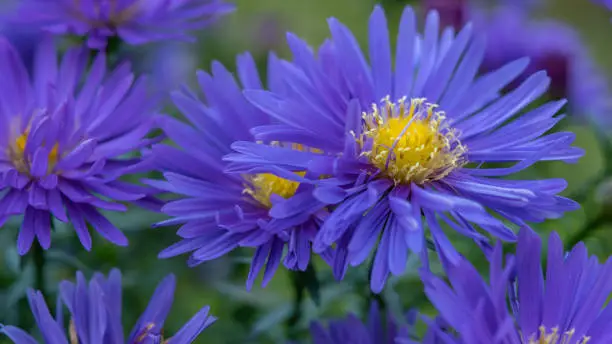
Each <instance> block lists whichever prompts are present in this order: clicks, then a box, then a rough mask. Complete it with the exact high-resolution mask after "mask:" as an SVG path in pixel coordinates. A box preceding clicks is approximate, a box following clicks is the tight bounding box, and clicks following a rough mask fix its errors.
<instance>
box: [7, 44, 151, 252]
mask: <svg viewBox="0 0 612 344" xmlns="http://www.w3.org/2000/svg"><path fill="white" fill-rule="evenodd" d="M56 55H57V53H56V50H55V47H54V45H53V42H52V40H51V39H44V40H43V41H42V43H41V44H40V45H39V46H38V50H37V52H36V56H35V64H34V68H33V72H32V78H31V80H30V77H29V76H28V73H27V72H26V68H25V67H24V65H23V63H22V62H21V61H20V59H19V55H18V53H17V52H16V51H15V49H14V48H13V47H12V46H11V45H10V44H9V43H8V42H7V41H6V40H5V39H3V38H0V74H1V75H3V80H4V81H3V82H2V84H1V85H0V88H1V89H0V113H1V114H2V121H1V122H0V130H2V136H1V137H2V139H1V140H0V144H1V146H2V155H0V177H1V178H0V180H1V183H2V184H1V185H2V186H1V187H2V193H1V194H0V197H1V199H0V222H2V223H4V221H6V220H7V219H8V218H9V217H11V216H15V215H23V222H22V224H21V229H20V232H19V237H18V239H17V247H18V251H19V253H20V254H25V253H27V252H28V251H29V249H30V247H31V246H32V243H33V242H34V239H35V237H36V238H37V239H38V242H39V243H40V245H41V246H42V247H43V248H44V249H47V248H49V247H50V245H51V224H52V220H53V218H56V219H58V220H60V221H62V222H68V221H70V223H71V225H72V226H74V229H75V231H76V233H77V235H78V237H79V239H80V241H81V243H82V244H83V246H84V247H85V248H86V249H88V250H89V249H91V244H92V243H91V236H90V234H89V230H88V228H87V223H89V224H90V225H91V226H92V228H94V229H95V230H96V231H98V232H99V233H100V234H101V235H102V236H103V237H104V238H105V239H107V240H109V241H111V242H113V243H115V244H117V245H127V239H126V237H125V236H124V235H123V233H122V232H121V231H120V230H119V229H117V228H116V227H115V226H114V225H113V224H111V223H110V222H109V221H108V220H107V219H106V218H105V217H104V216H103V215H102V214H101V213H100V210H109V211H125V210H126V209H127V208H126V206H125V205H124V204H121V203H119V202H120V201H132V202H133V203H135V204H138V205H142V206H151V207H153V208H155V206H156V205H155V202H154V200H153V199H152V198H151V197H150V196H149V194H150V193H151V191H149V190H148V189H147V188H145V187H143V186H139V185H134V184H130V183H127V182H125V181H121V180H119V177H122V176H123V175H126V174H128V173H134V172H140V171H144V170H146V169H147V164H148V162H147V160H146V159H142V158H139V157H133V158H125V155H126V154H128V153H132V152H134V151H137V150H139V149H140V148H142V147H144V146H146V145H148V144H150V143H151V139H146V138H145V135H147V133H148V132H149V130H150V129H151V128H152V127H153V125H154V116H153V114H154V112H153V110H154V107H155V104H154V103H153V102H152V100H151V99H149V98H147V91H146V81H145V79H144V78H141V79H139V80H137V81H136V82H134V76H133V75H132V74H131V73H130V66H129V65H128V64H123V65H121V66H120V67H118V68H117V69H116V70H114V71H112V73H110V74H108V75H107V73H106V58H105V55H104V54H99V55H97V56H96V57H95V59H94V61H93V65H92V68H91V71H90V72H89V73H87V72H86V70H85V68H86V65H87V62H88V59H89V57H88V56H89V55H88V52H87V51H86V50H84V49H72V50H69V51H68V52H66V54H65V55H64V57H63V59H62V61H61V63H60V64H59V66H58V64H57V56H56ZM81 81H82V83H81ZM135 109H137V111H135Z"/></svg>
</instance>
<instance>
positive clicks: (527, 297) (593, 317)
mask: <svg viewBox="0 0 612 344" xmlns="http://www.w3.org/2000/svg"><path fill="white" fill-rule="evenodd" d="M490 264H491V265H490V275H489V279H488V282H485V280H484V279H483V277H482V276H480V274H479V273H478V271H477V270H476V269H475V268H474V267H473V266H472V265H471V264H470V263H469V262H468V261H467V260H461V262H460V263H459V264H457V265H456V266H453V265H450V264H447V266H446V273H447V275H448V279H449V282H450V284H447V283H446V282H445V281H444V280H443V279H441V278H438V277H436V276H433V275H432V274H431V273H429V272H424V274H423V280H424V283H425V293H426V294H427V296H428V298H429V300H430V301H431V302H432V303H433V305H434V306H435V307H436V308H437V309H438V311H439V316H440V317H441V318H442V320H444V321H443V322H444V323H445V324H446V325H448V326H449V327H448V328H446V329H444V328H440V327H437V326H434V327H432V328H430V332H433V333H434V334H435V336H432V337H436V336H437V337H438V338H439V339H444V340H443V341H431V342H429V341H424V343H426V344H429V343H442V342H443V343H465V344H468V343H469V344H502V343H504V344H524V343H547V344H548V343H550V344H553V343H572V344H586V343H587V342H588V343H589V344H604V343H610V341H611V340H612V326H611V325H612V318H611V317H610V314H612V313H611V312H612V307H610V306H606V301H607V299H608V297H609V295H610V292H612V278H611V277H610V276H611V273H612V259H608V260H607V261H606V262H605V263H604V264H600V263H599V262H598V259H597V257H595V256H592V257H589V256H588V253H587V250H586V248H585V246H584V244H583V243H579V244H578V245H576V246H575V247H574V248H573V249H572V251H571V252H569V253H565V252H564V251H563V243H562V242H561V239H560V238H559V236H558V235H557V233H554V232H553V233H552V234H551V235H550V237H549V239H548V256H547V271H546V274H544V273H543V271H542V264H541V239H540V237H539V236H538V235H537V234H536V233H534V232H533V231H532V230H531V229H523V230H521V232H520V233H519V239H518V246H517V249H516V256H511V257H510V258H509V259H508V260H507V261H506V264H505V266H504V265H503V262H502V246H501V244H498V245H497V246H496V247H495V249H494V252H493V254H492V255H491V262H490ZM511 282H512V283H511ZM508 305H510V309H508V308H509V307H508ZM448 330H451V331H448ZM451 333H456V335H454V334H451Z"/></svg>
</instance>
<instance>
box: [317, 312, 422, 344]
mask: <svg viewBox="0 0 612 344" xmlns="http://www.w3.org/2000/svg"><path fill="white" fill-rule="evenodd" d="M416 315H417V313H416V312H408V313H407V314H406V319H403V320H404V321H401V322H399V323H398V322H397V321H396V319H394V318H393V315H391V314H390V313H389V314H387V316H386V317H385V316H384V315H383V314H381V312H380V309H379V307H378V304H377V303H375V302H372V304H371V305H370V311H369V313H368V319H367V322H366V323H365V324H364V323H362V322H361V320H359V318H357V317H356V316H355V315H353V314H349V315H348V316H347V317H346V318H344V319H338V320H333V321H330V322H329V324H328V325H327V326H326V327H327V328H326V327H325V326H323V325H322V324H320V323H319V322H314V323H312V324H311V325H310V335H311V337H312V343H313V344H345V343H347V344H348V343H350V344H356V343H359V344H395V343H397V344H399V343H401V344H413V343H414V344H416V343H417V342H413V341H411V340H410V335H409V331H410V330H411V329H412V325H414V323H415V322H416ZM385 319H386V321H385ZM402 323H403V324H405V325H403V326H402V325H400V324H402Z"/></svg>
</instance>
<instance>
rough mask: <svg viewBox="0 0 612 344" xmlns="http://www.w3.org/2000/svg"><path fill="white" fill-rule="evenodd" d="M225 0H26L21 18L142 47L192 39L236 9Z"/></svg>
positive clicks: (90, 39)
mask: <svg viewBox="0 0 612 344" xmlns="http://www.w3.org/2000/svg"><path fill="white" fill-rule="evenodd" d="M233 8H234V7H233V5H231V4H228V3H225V2H224V1H223V0H147V1H143V0H116V1H112V0H82V1H73V0H23V1H21V5H20V7H19V8H18V10H17V13H16V15H15V17H16V18H15V19H16V20H18V21H23V22H27V23H30V24H32V25H37V26H40V27H42V28H44V29H45V30H47V31H50V32H53V33H55V34H62V35H64V34H74V35H78V36H85V37H86V38H87V45H88V46H89V47H90V48H93V49H103V48H105V47H106V43H107V40H108V39H109V38H111V37H115V36H116V37H119V38H120V39H121V40H122V41H124V42H127V43H128V44H132V45H137V44H143V43H148V42H152V41H160V40H191V38H192V37H191V36H189V32H190V31H195V30H198V29H201V28H203V27H205V26H206V25H208V24H210V23H211V22H212V21H213V20H214V19H216V18H217V17H219V16H221V15H223V14H226V13H228V12H231V11H232V10H233Z"/></svg>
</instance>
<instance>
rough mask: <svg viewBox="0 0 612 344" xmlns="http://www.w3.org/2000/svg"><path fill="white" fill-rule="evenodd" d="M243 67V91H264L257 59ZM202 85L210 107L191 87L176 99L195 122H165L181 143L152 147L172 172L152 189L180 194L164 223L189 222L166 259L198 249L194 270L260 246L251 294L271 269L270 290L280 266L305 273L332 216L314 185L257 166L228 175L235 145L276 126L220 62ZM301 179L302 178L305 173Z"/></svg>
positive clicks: (272, 66)
mask: <svg viewBox="0 0 612 344" xmlns="http://www.w3.org/2000/svg"><path fill="white" fill-rule="evenodd" d="M237 67H238V68H237V69H238V76H239V79H240V83H241V84H242V86H243V87H244V88H248V89H261V88H262V87H263V86H262V82H261V81H260V78H259V75H258V73H257V69H256V66H255V62H254V60H253V58H252V57H251V55H250V54H244V55H240V56H239V57H238V59H237ZM279 68H280V62H279V60H277V58H276V57H274V56H271V57H270V60H269V66H268V70H269V73H268V78H267V80H268V85H269V87H270V88H271V89H274V90H277V91H278V92H283V91H282V89H283V87H284V85H283V81H282V74H280V70H279ZM198 81H199V84H200V86H201V88H202V91H203V93H204V95H205V97H206V100H207V102H206V104H205V103H204V102H202V101H201V100H199V99H198V97H197V95H195V94H193V93H191V92H190V91H188V90H184V91H179V92H175V93H174V94H173V95H172V98H173V101H174V103H175V104H176V106H177V107H178V108H179V110H181V112H182V113H183V114H184V115H185V117H187V119H188V120H189V121H190V122H191V124H192V125H191V126H190V125H188V124H186V123H183V122H181V121H178V120H175V119H173V118H166V119H165V120H164V121H163V122H161V123H160V125H161V127H162V129H163V130H164V131H165V133H166V134H167V135H168V137H169V138H170V139H172V140H173V142H174V143H175V144H176V145H175V146H168V145H156V146H154V147H153V156H154V159H155V160H156V166H157V168H158V169H160V170H161V171H164V172H165V173H164V176H165V179H166V181H163V182H160V181H150V184H151V185H152V186H155V187H156V188H158V189H161V190H165V191H168V192H172V193H174V194H176V195H179V196H180V197H179V198H178V199H175V200H172V201H170V202H168V203H167V204H166V205H165V206H164V207H163V208H162V211H163V212H164V213H165V214H167V215H169V216H172V217H173V218H172V219H170V220H167V221H163V222H162V223H160V224H158V225H175V224H181V225H182V226H181V228H180V229H179V230H178V232H177V234H178V235H179V236H180V237H181V238H182V240H181V241H180V242H178V243H177V244H175V245H173V246H171V247H169V248H168V249H166V250H164V251H163V252H162V253H161V254H160V257H162V258H167V257H172V256H176V255H179V254H182V253H186V252H193V253H192V254H191V257H190V259H189V264H190V265H192V266H194V265H197V264H200V263H202V262H205V261H208V260H212V259H215V258H218V257H220V256H222V255H224V254H226V253H228V252H230V251H232V250H234V249H236V248H238V247H240V246H246V247H253V248H256V250H255V253H254V255H253V260H252V263H251V271H250V272H249V276H248V279H247V288H248V289H250V288H251V287H252V285H253V283H254V281H255V279H256V278H257V276H258V274H259V272H260V271H261V270H262V269H264V266H265V272H264V277H263V281H262V284H263V285H266V284H267V283H268V281H269V280H270V279H271V278H272V276H273V274H274V272H275V271H276V269H277V268H278V266H279V264H280V262H281V261H283V263H284V265H285V266H286V267H287V268H289V269H292V270H305V269H306V268H307V266H308V263H309V260H310V256H311V248H310V242H311V240H312V239H313V238H314V236H315V235H316V233H317V229H318V227H319V223H320V222H321V220H320V219H319V218H320V217H321V216H324V215H325V212H324V209H323V208H324V205H323V204H322V203H321V202H319V201H317V200H316V199H315V198H314V197H313V196H312V188H313V186H312V185H311V184H305V185H300V184H299V183H298V182H296V181H293V180H287V179H284V178H281V177H278V176H276V175H273V174H270V173H260V172H259V171H257V168H254V169H252V170H250V171H246V172H245V173H243V174H242V175H233V174H227V173H225V169H226V165H227V163H226V162H224V161H223V156H225V155H226V154H228V153H230V152H231V148H230V146H231V144H232V143H233V142H235V141H238V140H253V135H252V134H251V128H253V127H255V126H258V125H263V124H269V123H271V121H270V118H269V117H268V116H267V115H266V114H265V113H263V112H262V111H260V110H259V109H257V108H256V107H255V106H253V105H251V104H250V103H249V102H247V101H246V99H245V98H244V96H243V95H242V91H241V87H240V86H239V85H238V83H237V82H236V80H235V79H234V77H233V76H232V75H231V73H230V72H228V71H227V70H226V69H225V68H224V67H223V66H222V65H221V64H220V63H218V62H215V63H213V65H212V74H210V75H209V74H207V73H205V72H198ZM253 143H254V144H257V143H255V142H253ZM276 144H278V145H283V143H276ZM177 146H178V147H177ZM296 148H299V147H296ZM302 149H303V150H304V151H307V150H308V149H307V148H306V147H302ZM289 174H290V175H293V173H289ZM296 174H297V175H302V176H303V175H304V172H299V171H298V172H296ZM285 247H287V252H286V254H284V253H283V250H284V248H285ZM283 255H284V258H283Z"/></svg>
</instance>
